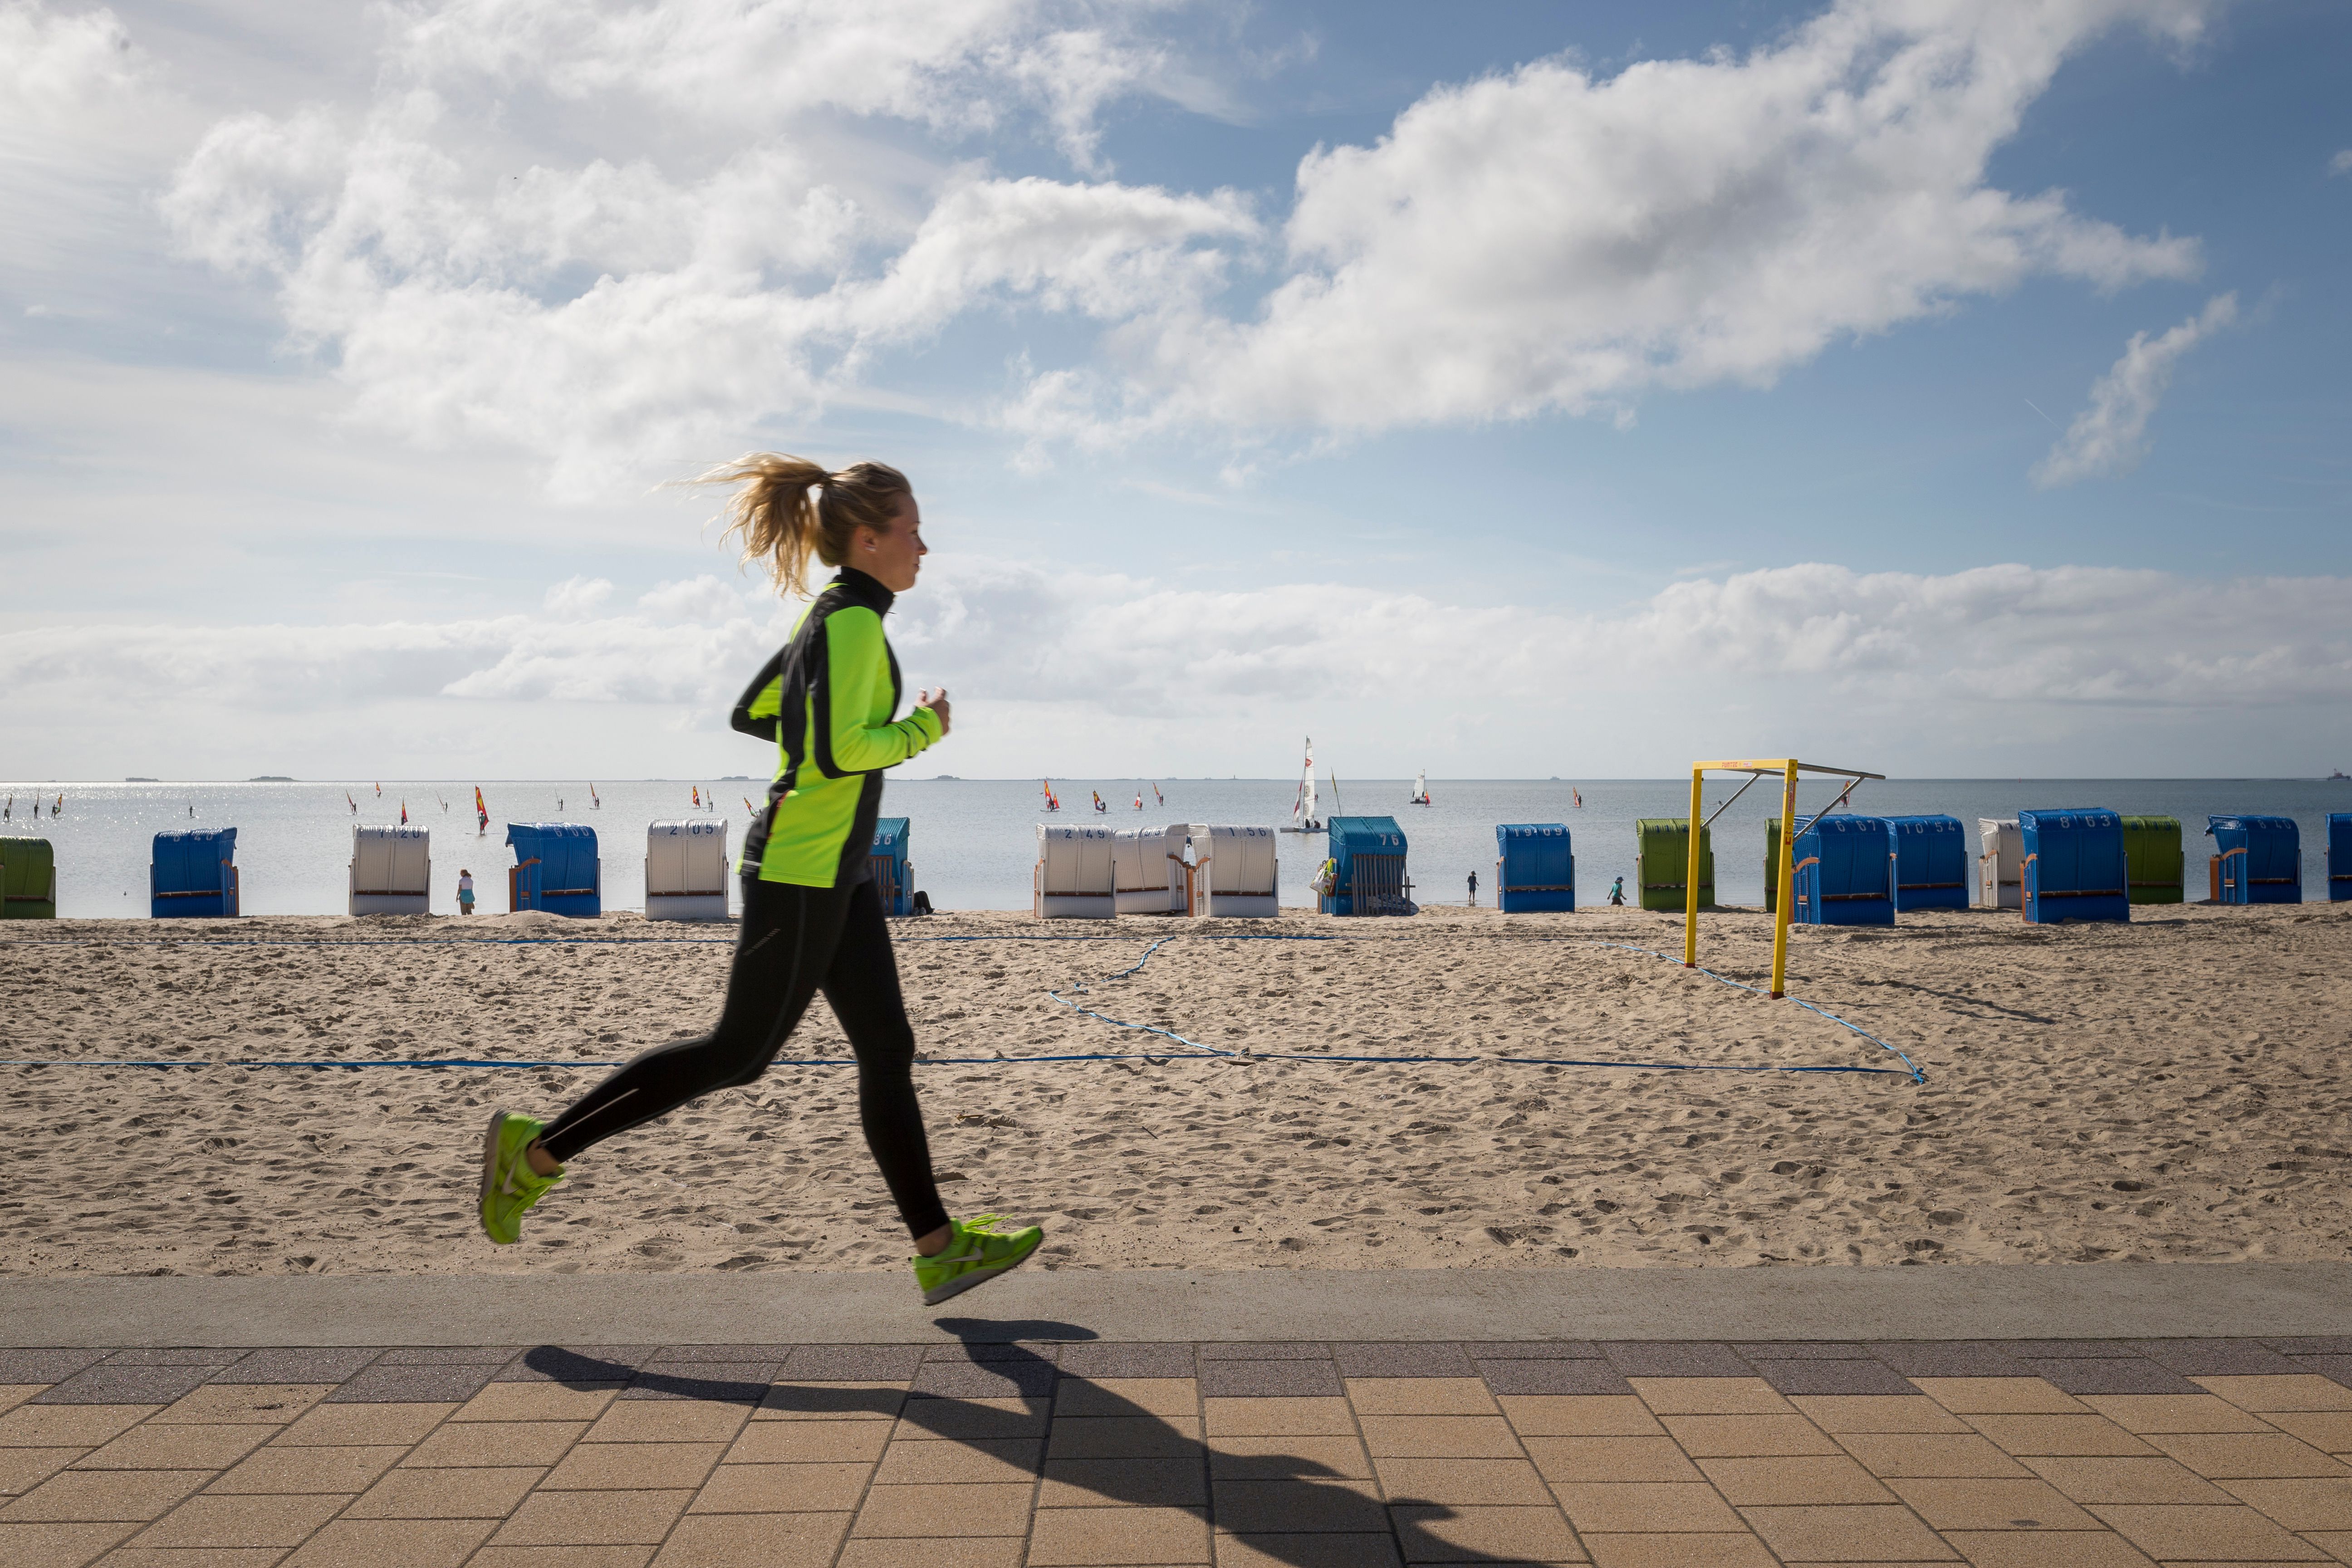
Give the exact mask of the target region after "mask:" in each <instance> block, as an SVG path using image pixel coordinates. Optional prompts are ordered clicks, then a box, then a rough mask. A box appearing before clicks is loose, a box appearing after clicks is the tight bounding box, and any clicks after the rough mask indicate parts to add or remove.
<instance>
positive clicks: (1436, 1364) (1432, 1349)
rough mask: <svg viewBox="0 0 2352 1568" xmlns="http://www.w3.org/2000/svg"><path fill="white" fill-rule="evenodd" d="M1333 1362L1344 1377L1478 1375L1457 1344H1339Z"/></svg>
mask: <svg viewBox="0 0 2352 1568" xmlns="http://www.w3.org/2000/svg"><path fill="white" fill-rule="evenodd" d="M1331 1359H1332V1361H1334V1362H1335V1363H1338V1365H1339V1375H1340V1376H1341V1377H1343V1378H1357V1377H1475V1376H1477V1375H1478V1369H1477V1368H1476V1367H1475V1366H1473V1365H1471V1364H1470V1358H1469V1356H1468V1355H1467V1354H1465V1352H1463V1349H1462V1347H1461V1346H1460V1345H1457V1344H1335V1345H1333V1346H1332V1347H1331Z"/></svg>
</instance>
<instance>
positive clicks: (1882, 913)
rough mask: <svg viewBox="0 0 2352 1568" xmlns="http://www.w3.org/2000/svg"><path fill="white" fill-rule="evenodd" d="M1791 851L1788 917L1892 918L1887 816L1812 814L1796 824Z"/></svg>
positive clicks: (1801, 920)
mask: <svg viewBox="0 0 2352 1568" xmlns="http://www.w3.org/2000/svg"><path fill="white" fill-rule="evenodd" d="M1954 826H1958V824H1957V823H1955V824H1954ZM1796 857H1797V860H1796V873H1795V876H1794V877H1793V878H1792V879H1791V880H1790V892H1791V896H1792V897H1793V899H1794V900H1795V908H1794V909H1792V910H1790V915H1789V918H1790V921H1792V922H1794V923H1796V924H1800V925H1814V926H1891V925H1893V924H1894V923H1895V838H1894V834H1893V832H1892V830H1891V829H1890V827H1889V826H1888V824H1887V819H1886V818H1885V817H1883V816H1847V815H1845V814H1844V813H1842V812H1841V813H1833V814H1832V815H1830V816H1817V817H1815V818H1813V820H1812V821H1811V822H1810V823H1803V824H1801V825H1800V827H1799V830H1798V833H1797V844H1796ZM1775 880H1778V879H1777V878H1776V879H1775Z"/></svg>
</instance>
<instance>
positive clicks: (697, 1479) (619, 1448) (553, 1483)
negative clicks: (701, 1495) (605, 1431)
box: [539, 1443, 727, 1492]
mask: <svg viewBox="0 0 2352 1568" xmlns="http://www.w3.org/2000/svg"><path fill="white" fill-rule="evenodd" d="M726 1451H727V1445H726V1444H724V1443H582V1444H580V1445H579V1446H578V1447H574V1448H573V1449H572V1451H571V1452H570V1453H568V1454H566V1455H564V1456H563V1459H562V1463H561V1464H558V1465H557V1466H556V1467H555V1468H553V1469H551V1470H550V1471H549V1472H548V1473H547V1479H545V1480H543V1481H541V1482H540V1483H539V1489H540V1490H541V1491H542V1492H573V1491H646V1490H655V1491H667V1490H670V1489H676V1488H680V1487H698V1486H700V1485H701V1484H702V1482H703V1478H704V1477H706V1476H708V1475H709V1474H710V1470H711V1467H712V1466H714V1465H716V1464H718V1463H719V1456H720V1455H721V1454H724V1453H725V1452H726Z"/></svg>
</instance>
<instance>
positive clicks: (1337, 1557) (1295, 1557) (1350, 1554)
mask: <svg viewBox="0 0 2352 1568" xmlns="http://www.w3.org/2000/svg"><path fill="white" fill-rule="evenodd" d="M1214 1544H1215V1548H1216V1553H1217V1568H1402V1563H1403V1561H1404V1560H1403V1559H1402V1558H1401V1557H1399V1556H1398V1555H1397V1549H1396V1539H1395V1537H1393V1536H1391V1534H1390V1533H1389V1531H1388V1529H1387V1527H1386V1526H1385V1525H1383V1526H1382V1527H1381V1531H1380V1532H1379V1533H1378V1534H1370V1533H1367V1534H1361V1535H1341V1534H1330V1535H1293V1534H1279V1533H1273V1532H1268V1533H1264V1534H1258V1535H1227V1534H1225V1533H1224V1532H1223V1531H1219V1532H1218V1533H1217V1536H1216V1538H1215V1543H1214ZM845 1568H846V1565H845Z"/></svg>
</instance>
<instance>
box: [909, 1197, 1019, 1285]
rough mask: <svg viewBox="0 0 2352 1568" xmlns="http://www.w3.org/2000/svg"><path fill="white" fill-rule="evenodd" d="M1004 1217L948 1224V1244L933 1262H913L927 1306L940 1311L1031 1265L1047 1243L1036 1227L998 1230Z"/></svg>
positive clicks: (923, 1260) (925, 1260)
mask: <svg viewBox="0 0 2352 1568" xmlns="http://www.w3.org/2000/svg"><path fill="white" fill-rule="evenodd" d="M1000 1217H1001V1216H999V1215H992V1214H984V1215H981V1216H980V1217H979V1218H978V1219H975V1220H970V1221H966V1220H960V1219H951V1220H950V1221H948V1244H947V1246H945V1247H941V1248H940V1251H939V1253H938V1254H937V1255H936V1256H934V1257H930V1258H911V1259H909V1261H910V1262H912V1263H913V1264H914V1266H915V1283H916V1284H917V1285H919V1286H921V1287H922V1290H923V1305H924V1306H926V1307H936V1306H938V1305H939V1304H940V1302H942V1301H944V1300H947V1299H948V1298H949V1297H950V1296H960V1295H961V1294H962V1293H963V1292H964V1291H966V1290H969V1289H971V1288H972V1287H973V1286H975V1285H985V1284H987V1283H988V1282H989V1281H990V1280H992V1279H995V1278H996V1277H997V1276H998V1275H1000V1274H1002V1273H1003V1272H1004V1271H1005V1270H1007V1269H1009V1268H1019V1267H1020V1266H1021V1265H1022V1264H1023V1263H1024V1262H1025V1261H1027V1259H1028V1257H1029V1255H1030V1254H1031V1253H1033V1252H1034V1251H1036V1250H1037V1248H1038V1247H1039V1246H1041V1245H1042V1244H1043V1243H1044V1242H1045V1232H1044V1231H1042V1230H1040V1229H1038V1228H1037V1227H1036V1226H1034V1225H1033V1226H1029V1227H1027V1228H1026V1229H1024V1230H1016V1231H1013V1232H1010V1233H1009V1234H1008V1233H1005V1232H1001V1231H998V1230H996V1229H995V1228H994V1226H995V1225H996V1223H997V1221H998V1219H999V1218H1000Z"/></svg>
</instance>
